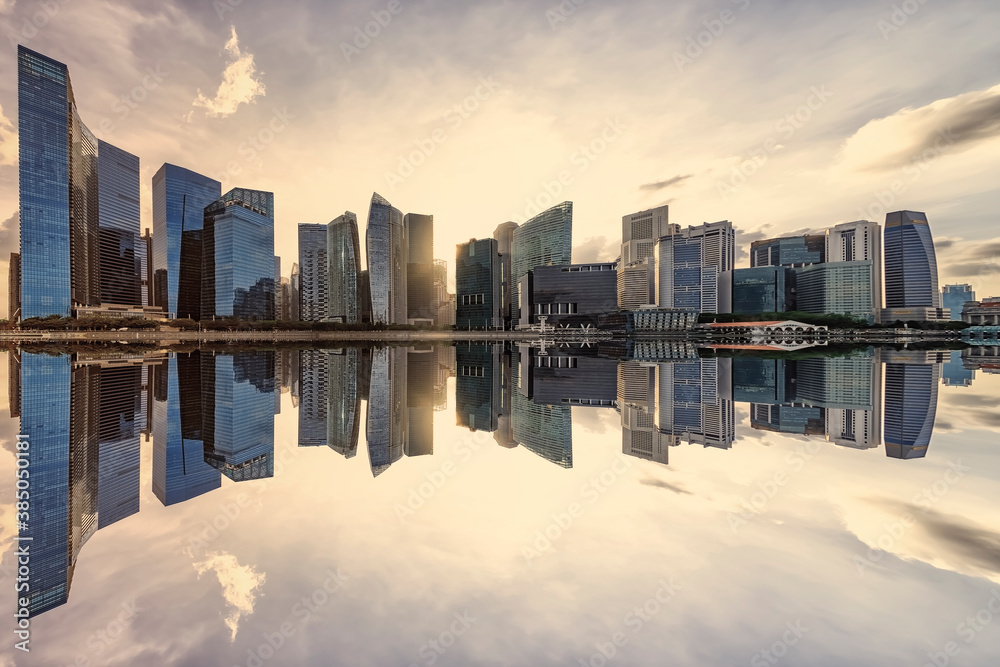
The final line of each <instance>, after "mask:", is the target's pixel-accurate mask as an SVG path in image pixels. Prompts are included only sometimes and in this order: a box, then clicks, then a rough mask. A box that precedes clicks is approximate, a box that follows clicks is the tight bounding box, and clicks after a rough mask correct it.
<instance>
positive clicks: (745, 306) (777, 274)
mask: <svg viewBox="0 0 1000 667" xmlns="http://www.w3.org/2000/svg"><path fill="white" fill-rule="evenodd" d="M724 275H726V276H731V277H732V278H731V279H732V283H733V288H732V289H733V312H734V313H738V314H741V315H759V314H761V313H786V312H790V311H792V310H794V309H795V307H794V303H795V299H794V274H793V273H792V272H791V271H790V270H789V269H787V268H786V267H784V266H781V265H758V266H757V267H755V268H751V269H736V270H735V271H732V272H731V273H729V274H724ZM726 279H728V278H726V277H724V278H723V280H726Z"/></svg>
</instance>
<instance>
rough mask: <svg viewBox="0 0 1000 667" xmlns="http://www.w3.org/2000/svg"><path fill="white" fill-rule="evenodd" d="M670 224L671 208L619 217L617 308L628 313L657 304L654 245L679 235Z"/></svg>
mask: <svg viewBox="0 0 1000 667" xmlns="http://www.w3.org/2000/svg"><path fill="white" fill-rule="evenodd" d="M680 229H681V228H680V225H674V224H671V223H670V207H669V206H660V207H658V208H653V209H649V210H646V211H639V212H638V213H631V214H629V215H626V216H623V217H622V249H621V259H620V263H619V267H618V306H619V308H621V309H622V310H631V309H634V308H641V307H643V306H650V305H653V304H655V303H656V258H655V254H654V249H655V246H656V242H657V241H658V240H659V239H661V238H663V237H664V236H672V235H674V234H677V233H679V232H680Z"/></svg>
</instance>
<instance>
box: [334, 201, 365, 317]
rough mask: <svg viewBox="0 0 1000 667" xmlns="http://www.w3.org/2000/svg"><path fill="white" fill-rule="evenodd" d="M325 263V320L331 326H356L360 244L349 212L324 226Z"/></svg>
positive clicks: (353, 217)
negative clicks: (326, 292)
mask: <svg viewBox="0 0 1000 667" xmlns="http://www.w3.org/2000/svg"><path fill="white" fill-rule="evenodd" d="M327 262H328V272H327V283H328V288H327V289H328V291H329V307H328V310H327V316H328V317H329V319H331V320H333V321H335V322H345V323H348V324H356V323H358V322H360V321H361V309H360V307H359V302H358V295H359V293H360V284H359V283H360V279H361V243H360V241H359V236H358V217H357V216H356V215H354V214H353V213H351V212H350V211H347V212H346V213H344V215H342V216H340V217H339V218H337V219H336V220H334V221H333V222H331V223H330V224H329V225H328V226H327Z"/></svg>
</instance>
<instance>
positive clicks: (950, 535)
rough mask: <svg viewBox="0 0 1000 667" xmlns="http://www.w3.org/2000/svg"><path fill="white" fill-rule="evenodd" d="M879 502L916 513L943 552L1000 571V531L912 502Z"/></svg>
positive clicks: (918, 519)
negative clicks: (927, 508)
mask: <svg viewBox="0 0 1000 667" xmlns="http://www.w3.org/2000/svg"><path fill="white" fill-rule="evenodd" d="M879 504H881V505H883V506H885V507H887V508H888V509H889V510H890V511H891V512H893V513H897V512H898V513H900V514H903V513H909V514H911V515H913V516H914V517H916V520H917V523H918V525H919V526H920V527H921V528H923V529H924V530H925V531H927V533H928V534H929V535H930V536H931V537H933V538H934V539H935V540H936V541H937V546H938V550H939V551H940V552H941V553H942V554H944V555H953V556H956V557H959V558H962V559H963V560H964V561H965V562H966V563H968V564H969V565H972V566H974V567H978V568H982V569H984V570H989V571H991V572H1000V532H997V531H994V530H990V529H989V528H983V527H982V526H979V525H976V524H973V523H972V522H971V521H968V520H967V519H964V518H962V517H960V516H955V515H948V514H941V513H940V512H936V511H934V510H925V508H923V507H918V506H917V505H914V504H912V503H904V502H899V501H897V500H888V501H885V502H881V503H879Z"/></svg>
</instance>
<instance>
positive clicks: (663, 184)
mask: <svg viewBox="0 0 1000 667" xmlns="http://www.w3.org/2000/svg"><path fill="white" fill-rule="evenodd" d="M693 177H694V174H685V175H684V176H674V177H673V178H668V179H667V180H665V181H656V182H654V183H646V184H645V185H640V186H639V189H640V190H654V191H655V190H662V189H663V188H668V187H670V186H671V185H676V184H678V183H682V182H684V181H686V180H687V179H689V178H693Z"/></svg>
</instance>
